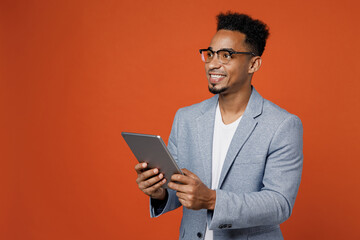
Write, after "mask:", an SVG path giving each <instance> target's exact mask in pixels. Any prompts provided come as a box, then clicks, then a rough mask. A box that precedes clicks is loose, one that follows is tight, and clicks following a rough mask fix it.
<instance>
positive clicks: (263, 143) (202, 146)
mask: <svg viewBox="0 0 360 240" xmlns="http://www.w3.org/2000/svg"><path fill="white" fill-rule="evenodd" d="M217 103H218V95H215V96H214V97H212V98H210V99H207V100H205V101H203V102H201V103H198V104H195V105H192V106H189V107H185V108H182V109H179V110H178V112H177V113H176V115H175V119H174V123H173V126H172V130H171V134H170V137H169V143H168V148H169V150H170V152H171V154H172V155H173V157H174V158H175V160H176V161H177V163H178V164H179V166H180V167H181V168H187V169H188V170H190V171H192V172H194V173H195V174H196V175H197V176H198V177H199V178H200V179H201V180H202V181H203V182H204V184H206V185H207V186H208V187H209V188H210V186H211V175H212V174H211V171H212V169H211V168H212V147H213V146H212V143H213V131H214V121H215V109H216V105H217ZM302 135H303V129H302V123H301V121H300V119H299V118H298V117H297V116H295V115H293V114H290V113H288V112H287V111H285V110H284V109H281V108H280V107H278V106H276V105H275V104H273V103H271V102H270V101H268V100H266V99H264V98H262V97H261V96H260V94H259V93H258V92H257V91H256V90H255V88H252V93H251V97H250V99H249V102H248V105H247V107H246V110H245V112H244V114H243V117H242V119H241V122H240V124H239V126H238V128H237V129H236V132H235V134H234V137H233V139H232V141H231V143H230V147H229V150H228V153H227V155H226V158H225V162H224V165H223V169H222V171H221V175H220V181H219V187H218V189H216V205H215V209H214V210H213V211H210V210H205V209H203V210H198V211H194V210H190V209H187V208H185V207H184V208H183V217H182V221H181V226H180V235H179V239H200V238H201V237H203V236H204V233H205V229H206V225H208V226H209V228H210V229H211V230H214V239H215V240H216V239H267V240H269V239H283V236H282V234H281V231H280V227H279V224H280V223H282V222H284V221H285V220H286V219H288V218H289V217H290V215H291V212H292V209H293V207H294V203H295V198H296V195H297V191H298V188H299V185H300V180H301V172H302V165H303V151H302V145H303V143H302ZM180 206H181V204H180V202H179V200H178V199H177V197H176V192H174V191H172V190H168V199H167V202H166V204H165V207H164V209H163V210H162V211H161V213H160V214H155V209H154V207H153V206H152V205H151V204H150V215H151V217H158V216H160V215H162V214H164V213H166V212H168V211H171V210H174V209H176V208H178V207H180ZM199 236H201V237H199Z"/></svg>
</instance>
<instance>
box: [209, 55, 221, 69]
mask: <svg viewBox="0 0 360 240" xmlns="http://www.w3.org/2000/svg"><path fill="white" fill-rule="evenodd" d="M207 65H208V67H209V69H217V68H220V67H221V63H220V61H219V56H218V55H217V54H216V56H214V57H213V59H212V60H211V61H210V62H208V63H207Z"/></svg>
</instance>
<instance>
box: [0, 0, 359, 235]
mask: <svg viewBox="0 0 360 240" xmlns="http://www.w3.org/2000/svg"><path fill="white" fill-rule="evenodd" d="M229 9H231V10H234V11H240V12H244V13H248V14H250V15H252V16H253V17H255V18H259V19H261V20H263V21H264V22H266V23H267V24H268V25H269V26H270V31H271V36H270V38H269V41H268V44H267V48H266V50H265V53H264V56H263V66H262V68H261V70H260V72H258V73H256V74H255V76H254V79H253V84H254V86H255V87H256V89H257V90H258V91H259V92H260V93H261V94H262V96H263V97H265V98H267V99H269V100H271V101H273V102H274V103H276V104H278V105H280V106H281V107H283V108H285V109H287V110H288V111H289V112H291V113H294V114H296V115H298V116H299V117H300V118H301V119H302V121H303V125H304V154H305V158H304V171H303V179H302V183H301V186H300V190H299V194H298V198H297V201H296V204H295V208H294V212H293V215H292V216H291V218H290V219H289V220H288V221H286V222H285V223H284V224H282V230H283V234H284V236H285V239H360V233H359V230H358V228H359V226H360V221H359V215H360V206H359V198H360V187H359V184H360V178H359V175H360V174H359V168H360V163H359V160H360V159H359V153H358V151H359V142H360V141H359V140H360V139H359V138H360V137H359V135H360V134H359V133H360V131H359V130H360V129H359V120H358V119H359V117H360V113H359V109H360V104H359V103H360V98H359V90H360V85H359V80H360V67H359V52H360V51H359V42H360V34H359V24H360V18H359V9H360V5H359V2H358V1H355V0H353V1H346V0H342V1H331V0H328V1H320V0H313V1H303V0H301V1H300V0H296V1H288V0H273V1H265V0H259V1H238V0H236V1H211V0H206V1H205V0H203V1H193V0H192V1H190V0H185V1H184V0H183V1H165V0H164V1H160V0H157V1H153V0H152V1H146V0H142V1H136V0H134V1H118V0H108V1H100V0H98V1H96V0H92V1H90V0H89V1H85V0H83V1H80V0H78V1H73V0H66V1H65V0H64V1H60V0H59V1H49V0H36V1H35V0H33V1H30V0H29V1H14V0H5V1H4V0H1V2H0V80H1V81H0V109H1V118H0V126H1V138H0V139H1V143H0V159H1V161H0V164H1V165H0V239H11V240H12V239H21V240H23V239H142V238H145V237H146V238H147V239H155V238H156V239H159V240H160V239H166V240H168V239H176V238H177V237H178V228H179V224H180V218H181V211H180V210H176V211H174V212H172V213H168V214H166V215H164V216H162V217H161V218H158V219H150V218H149V212H148V199H147V198H146V197H145V196H144V195H143V194H142V193H141V192H140V191H139V190H138V189H137V186H136V183H135V178H136V175H135V172H134V171H133V167H134V165H135V163H136V160H135V158H134V157H133V156H132V154H131V152H130V150H129V148H128V147H127V146H126V145H125V142H124V141H123V139H122V138H121V135H120V133H121V132H122V131H133V132H143V133H152V134H159V135H162V136H163V138H164V139H165V140H166V141H167V138H168V135H169V133H170V129H171V124H172V120H173V117H174V114H175V112H176V110H177V109H178V108H180V107H183V106H187V105H190V104H193V103H196V102H199V101H201V100H204V99H206V98H209V97H210V96H211V94H210V93H208V90H207V84H206V78H205V74H204V66H203V63H202V62H201V60H200V56H199V53H198V49H199V48H204V47H207V46H208V45H209V42H210V39H211V37H212V35H213V34H214V33H215V29H216V21H215V16H216V14H218V13H219V12H220V11H226V10H229Z"/></svg>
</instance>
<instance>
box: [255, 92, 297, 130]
mask: <svg viewBox="0 0 360 240" xmlns="http://www.w3.org/2000/svg"><path fill="white" fill-rule="evenodd" d="M263 104H264V105H263V112H262V114H261V115H260V116H259V118H258V121H259V122H261V123H263V124H266V125H272V127H274V128H278V127H281V126H282V125H290V126H293V127H295V126H297V127H299V128H302V122H301V120H300V118H299V117H298V116H296V115H295V114H292V113H289V112H288V111H286V110H285V109H283V108H281V107H279V106H278V105H276V104H274V103H273V102H270V101H269V100H266V99H264V101H263Z"/></svg>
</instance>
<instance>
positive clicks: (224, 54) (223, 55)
mask: <svg viewBox="0 0 360 240" xmlns="http://www.w3.org/2000/svg"><path fill="white" fill-rule="evenodd" d="M220 56H221V58H223V59H226V60H230V59H231V54H230V52H228V51H221V53H220Z"/></svg>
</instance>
